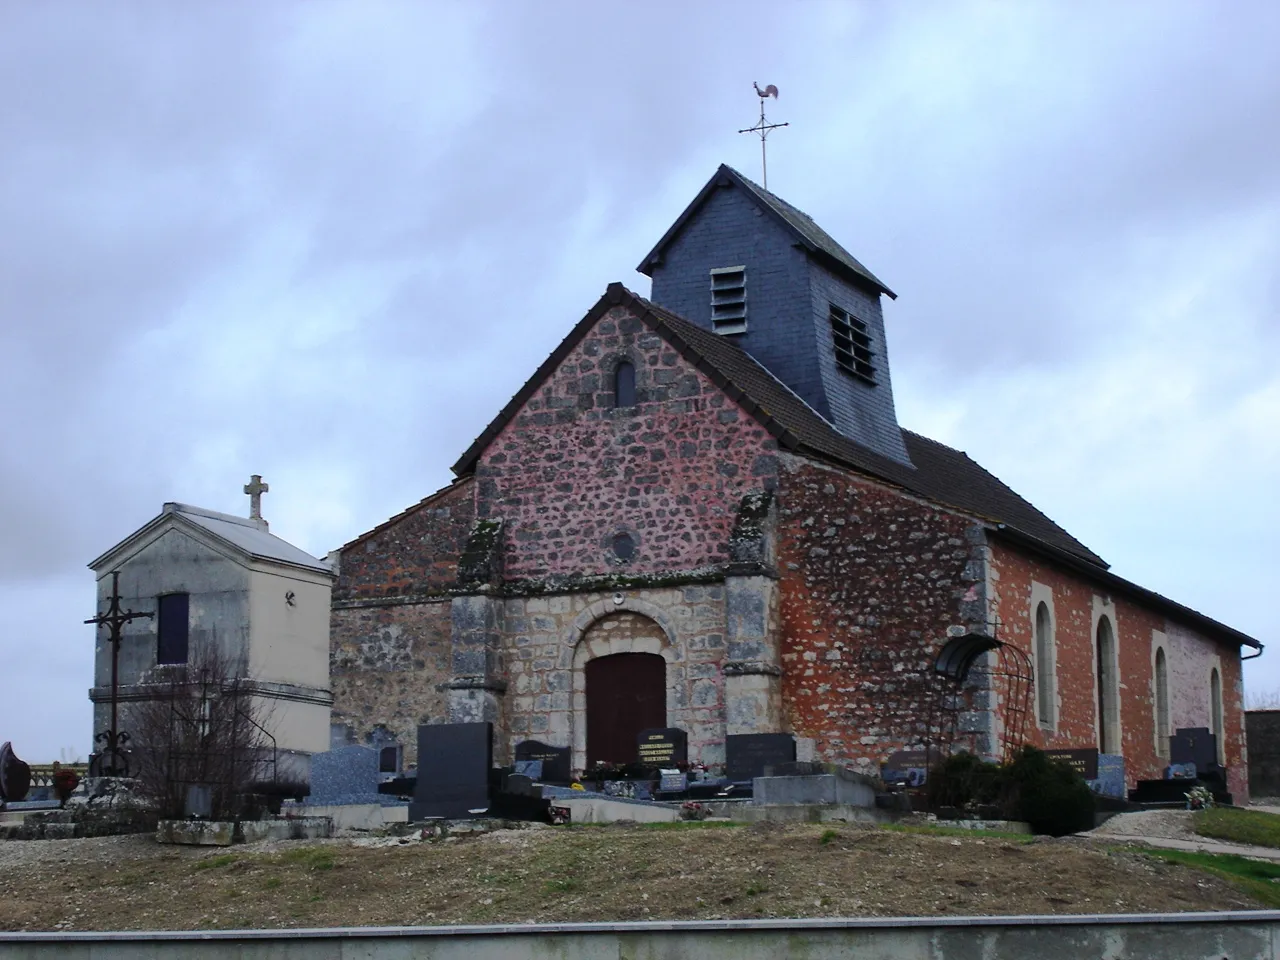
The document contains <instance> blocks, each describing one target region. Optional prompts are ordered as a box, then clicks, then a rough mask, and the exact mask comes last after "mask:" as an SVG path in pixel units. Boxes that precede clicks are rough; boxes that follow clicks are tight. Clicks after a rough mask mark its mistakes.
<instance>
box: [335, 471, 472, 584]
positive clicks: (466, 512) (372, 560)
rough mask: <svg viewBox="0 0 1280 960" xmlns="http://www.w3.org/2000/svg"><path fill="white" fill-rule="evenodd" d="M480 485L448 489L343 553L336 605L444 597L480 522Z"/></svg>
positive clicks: (460, 484)
mask: <svg viewBox="0 0 1280 960" xmlns="http://www.w3.org/2000/svg"><path fill="white" fill-rule="evenodd" d="M474 494H475V484H474V483H473V482H472V481H471V480H463V481H460V482H458V483H455V484H453V485H452V486H449V487H445V488H444V489H443V490H441V491H439V492H438V493H435V494H433V495H432V496H430V497H428V498H427V499H426V500H424V501H423V502H422V503H421V504H418V505H417V506H415V507H413V508H411V509H410V510H408V511H406V512H405V513H404V514H403V515H402V516H401V517H400V518H399V519H393V520H392V521H390V522H388V523H387V524H386V525H385V527H384V528H383V529H381V530H378V531H377V532H376V533H373V534H372V535H371V536H367V537H365V538H364V539H362V540H357V541H356V542H355V543H353V544H351V545H350V546H348V547H347V548H345V549H344V550H343V551H342V560H341V564H340V566H339V568H338V582H337V583H336V584H335V585H334V589H333V599H334V600H335V601H342V600H353V599H359V598H364V597H394V596H401V595H405V594H420V593H438V592H440V591H442V590H444V589H447V588H448V587H450V586H452V585H453V583H454V581H455V580H456V579H457V576H458V557H459V555H460V554H461V553H462V548H463V547H464V546H465V545H466V542H467V534H468V533H470V531H471V524H472V521H473V520H474V519H475V503H474Z"/></svg>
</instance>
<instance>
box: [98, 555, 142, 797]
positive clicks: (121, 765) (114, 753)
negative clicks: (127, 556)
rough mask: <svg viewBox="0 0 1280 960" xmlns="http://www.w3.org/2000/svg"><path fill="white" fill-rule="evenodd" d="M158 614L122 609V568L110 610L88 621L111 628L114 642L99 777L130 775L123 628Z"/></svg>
mask: <svg viewBox="0 0 1280 960" xmlns="http://www.w3.org/2000/svg"><path fill="white" fill-rule="evenodd" d="M154 616H155V611H151V612H150V613H147V612H143V611H138V610H121V609H120V571H119V570H113V571H112V572H111V605H110V606H108V607H107V612H106V613H100V614H98V616H96V617H93V618H92V619H90V620H86V621H85V623H92V624H94V625H96V626H101V627H110V629H111V634H110V636H109V638H108V640H109V642H110V643H111V726H110V727H109V728H108V729H106V730H104V731H102V733H99V734H97V735H96V736H95V737H94V738H93V739H94V741H95V742H99V743H102V744H103V745H104V746H103V749H102V750H101V751H99V753H98V756H97V768H98V769H97V773H98V775H99V776H106V777H127V776H128V775H129V758H128V757H127V756H125V753H124V748H125V744H127V743H128V742H129V735H128V734H127V733H122V732H121V730H120V725H119V723H118V712H117V711H118V708H119V704H120V685H119V681H118V679H117V678H118V674H119V666H120V639H121V638H120V629H121V627H123V626H124V625H125V624H126V623H132V622H133V621H134V620H138V619H140V618H142V617H146V618H147V619H148V620H150V619H151V618H152V617H154Z"/></svg>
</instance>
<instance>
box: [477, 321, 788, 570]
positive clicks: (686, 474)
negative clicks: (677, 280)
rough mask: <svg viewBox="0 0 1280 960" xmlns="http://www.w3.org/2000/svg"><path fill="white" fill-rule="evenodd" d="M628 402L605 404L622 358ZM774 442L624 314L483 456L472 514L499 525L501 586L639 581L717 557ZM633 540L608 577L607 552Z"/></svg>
mask: <svg viewBox="0 0 1280 960" xmlns="http://www.w3.org/2000/svg"><path fill="white" fill-rule="evenodd" d="M623 358H625V359H627V360H630V361H631V362H632V363H633V364H634V365H635V368H636V389H637V393H638V397H639V400H640V402H639V403H638V404H637V405H636V406H635V407H631V408H626V409H615V408H614V406H613V393H612V391H613V372H614V369H615V367H616V365H617V363H618V361H619V360H620V359H623ZM776 472H777V460H776V442H775V441H774V440H773V438H772V437H770V436H769V435H768V433H767V432H766V431H765V430H764V429H763V428H762V427H761V426H760V425H759V424H758V423H757V422H756V421H755V420H754V419H753V418H752V417H751V416H750V415H748V414H747V413H746V412H744V411H743V410H742V409H740V408H739V407H738V406H737V405H736V404H735V403H734V402H733V401H731V400H729V398H728V397H726V396H725V394H724V393H723V392H721V390H720V389H719V388H718V387H716V385H715V384H714V383H712V382H711V380H709V379H708V378H707V377H706V376H704V375H703V374H702V373H701V372H699V371H698V370H697V369H696V368H695V367H694V366H692V365H691V364H689V363H688V362H686V361H685V360H684V359H683V358H682V357H681V356H680V355H679V354H678V353H677V352H676V351H675V350H674V349H673V348H672V347H671V346H670V345H669V344H667V343H666V342H665V341H664V340H663V339H662V338H661V337H659V336H658V335H657V334H656V333H654V332H653V331H652V330H650V329H649V328H648V327H646V326H645V325H644V324H643V323H642V322H641V321H640V320H639V319H637V318H636V317H635V316H633V315H632V314H631V313H629V312H628V310H627V308H625V307H617V308H615V309H613V310H611V311H610V312H609V313H607V314H605V315H604V316H603V317H602V318H601V319H600V321H599V322H598V323H597V324H596V325H595V327H594V328H593V329H592V330H591V331H589V332H588V333H587V335H586V336H585V337H584V338H583V339H582V340H581V341H580V342H579V343H578V344H577V346H575V347H574V349H573V350H572V351H571V352H570V353H569V355H568V356H567V357H566V358H565V360H564V361H563V362H562V363H561V364H560V366H559V368H558V369H557V370H556V371H555V372H554V373H553V374H552V375H551V376H550V377H549V378H548V379H547V381H546V382H545V383H544V385H543V386H542V388H541V389H540V390H538V392H537V394H536V395H535V396H533V397H532V398H530V400H529V401H528V402H527V403H526V404H525V406H524V407H523V408H522V409H521V410H520V412H519V413H518V414H517V415H516V416H515V418H514V419H513V420H512V421H511V422H510V423H508V424H507V426H506V427H505V428H504V429H503V430H502V432H501V433H500V434H499V435H498V436H497V437H496V438H495V440H494V442H493V443H491V444H490V445H489V447H488V449H487V450H486V451H485V452H484V454H483V455H482V456H481V458H480V461H479V463H478V464H477V466H476V477H477V478H478V480H479V482H480V508H479V509H480V512H481V514H482V515H484V516H493V517H503V518H506V519H507V521H508V528H507V533H506V547H507V554H506V568H505V574H506V576H507V578H509V579H521V578H536V577H544V576H547V575H567V574H585V575H592V574H605V573H618V572H622V573H627V574H633V573H634V574H649V573H661V572H668V571H674V570H689V569H695V568H698V567H700V566H705V565H709V564H714V563H722V562H724V561H725V560H726V559H727V554H728V545H727V540H728V536H729V533H730V531H731V529H732V526H733V521H734V517H735V514H736V511H737V507H738V503H739V501H740V500H741V498H742V496H743V495H744V494H746V493H748V492H751V491H755V490H760V489H762V488H763V487H764V486H765V484H766V483H769V482H771V481H772V478H773V477H774V476H775V475H776ZM621 530H628V531H631V532H632V533H633V534H636V535H637V539H638V541H639V551H638V554H637V557H636V559H635V560H634V561H632V562H630V563H628V564H626V566H625V567H624V568H622V567H619V566H618V565H617V564H616V563H615V562H614V561H613V559H612V554H611V552H610V543H611V541H612V537H613V535H614V534H615V533H617V532H618V531H621Z"/></svg>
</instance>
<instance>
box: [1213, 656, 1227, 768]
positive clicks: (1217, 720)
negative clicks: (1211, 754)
mask: <svg viewBox="0 0 1280 960" xmlns="http://www.w3.org/2000/svg"><path fill="white" fill-rule="evenodd" d="M1209 724H1210V727H1211V732H1212V733H1213V737H1214V739H1215V740H1216V741H1217V743H1218V762H1219V763H1224V762H1225V761H1224V758H1225V757H1226V753H1227V751H1226V745H1225V744H1224V743H1223V740H1224V739H1225V738H1226V731H1225V730H1223V727H1224V726H1225V724H1224V723H1223V721H1222V676H1221V675H1220V674H1219V673H1218V668H1217V667H1214V668H1213V670H1212V672H1211V673H1210V674H1209Z"/></svg>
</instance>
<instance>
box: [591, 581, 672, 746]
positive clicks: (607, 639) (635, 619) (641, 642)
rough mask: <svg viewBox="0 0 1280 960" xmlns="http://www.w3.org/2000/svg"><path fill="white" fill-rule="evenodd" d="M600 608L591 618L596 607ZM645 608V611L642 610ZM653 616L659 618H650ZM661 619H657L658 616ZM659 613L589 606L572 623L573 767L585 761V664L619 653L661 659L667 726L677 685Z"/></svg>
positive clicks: (635, 607)
mask: <svg viewBox="0 0 1280 960" xmlns="http://www.w3.org/2000/svg"><path fill="white" fill-rule="evenodd" d="M598 607H599V608H601V609H600V610H599V612H598V613H596V615H595V616H591V614H592V613H593V611H594V610H596V608H598ZM642 608H649V609H642ZM654 613H657V614H658V615H659V616H654V615H653V614H654ZM660 616H661V617H662V619H659V617H660ZM665 619H666V617H665V616H662V612H661V611H660V610H656V609H654V608H653V607H652V605H651V604H646V603H643V602H640V601H632V602H631V603H630V604H626V603H625V602H624V603H623V604H614V603H613V602H612V601H608V602H607V603H605V604H593V605H592V606H591V607H588V608H587V609H586V610H584V611H583V613H582V615H581V616H580V617H578V619H577V621H575V623H574V634H575V637H574V644H575V645H574V651H573V766H574V768H575V769H583V768H584V767H585V766H586V762H587V724H586V713H587V683H586V665H587V662H588V661H590V660H594V659H596V658H598V657H608V656H613V655H614V654H619V653H648V654H656V655H658V656H660V657H662V658H663V660H665V661H666V664H667V678H666V686H667V713H668V723H670V719H669V718H670V713H671V709H672V705H673V704H674V703H675V701H676V697H675V688H676V687H677V686H678V685H679V683H680V676H679V674H678V673H677V668H675V666H674V665H675V664H676V662H677V660H678V659H679V657H678V650H677V647H676V646H675V645H674V644H673V642H672V635H671V633H670V632H669V631H670V627H669V626H668V625H667V624H664V623H663V622H662V621H663V620H665Z"/></svg>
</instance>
